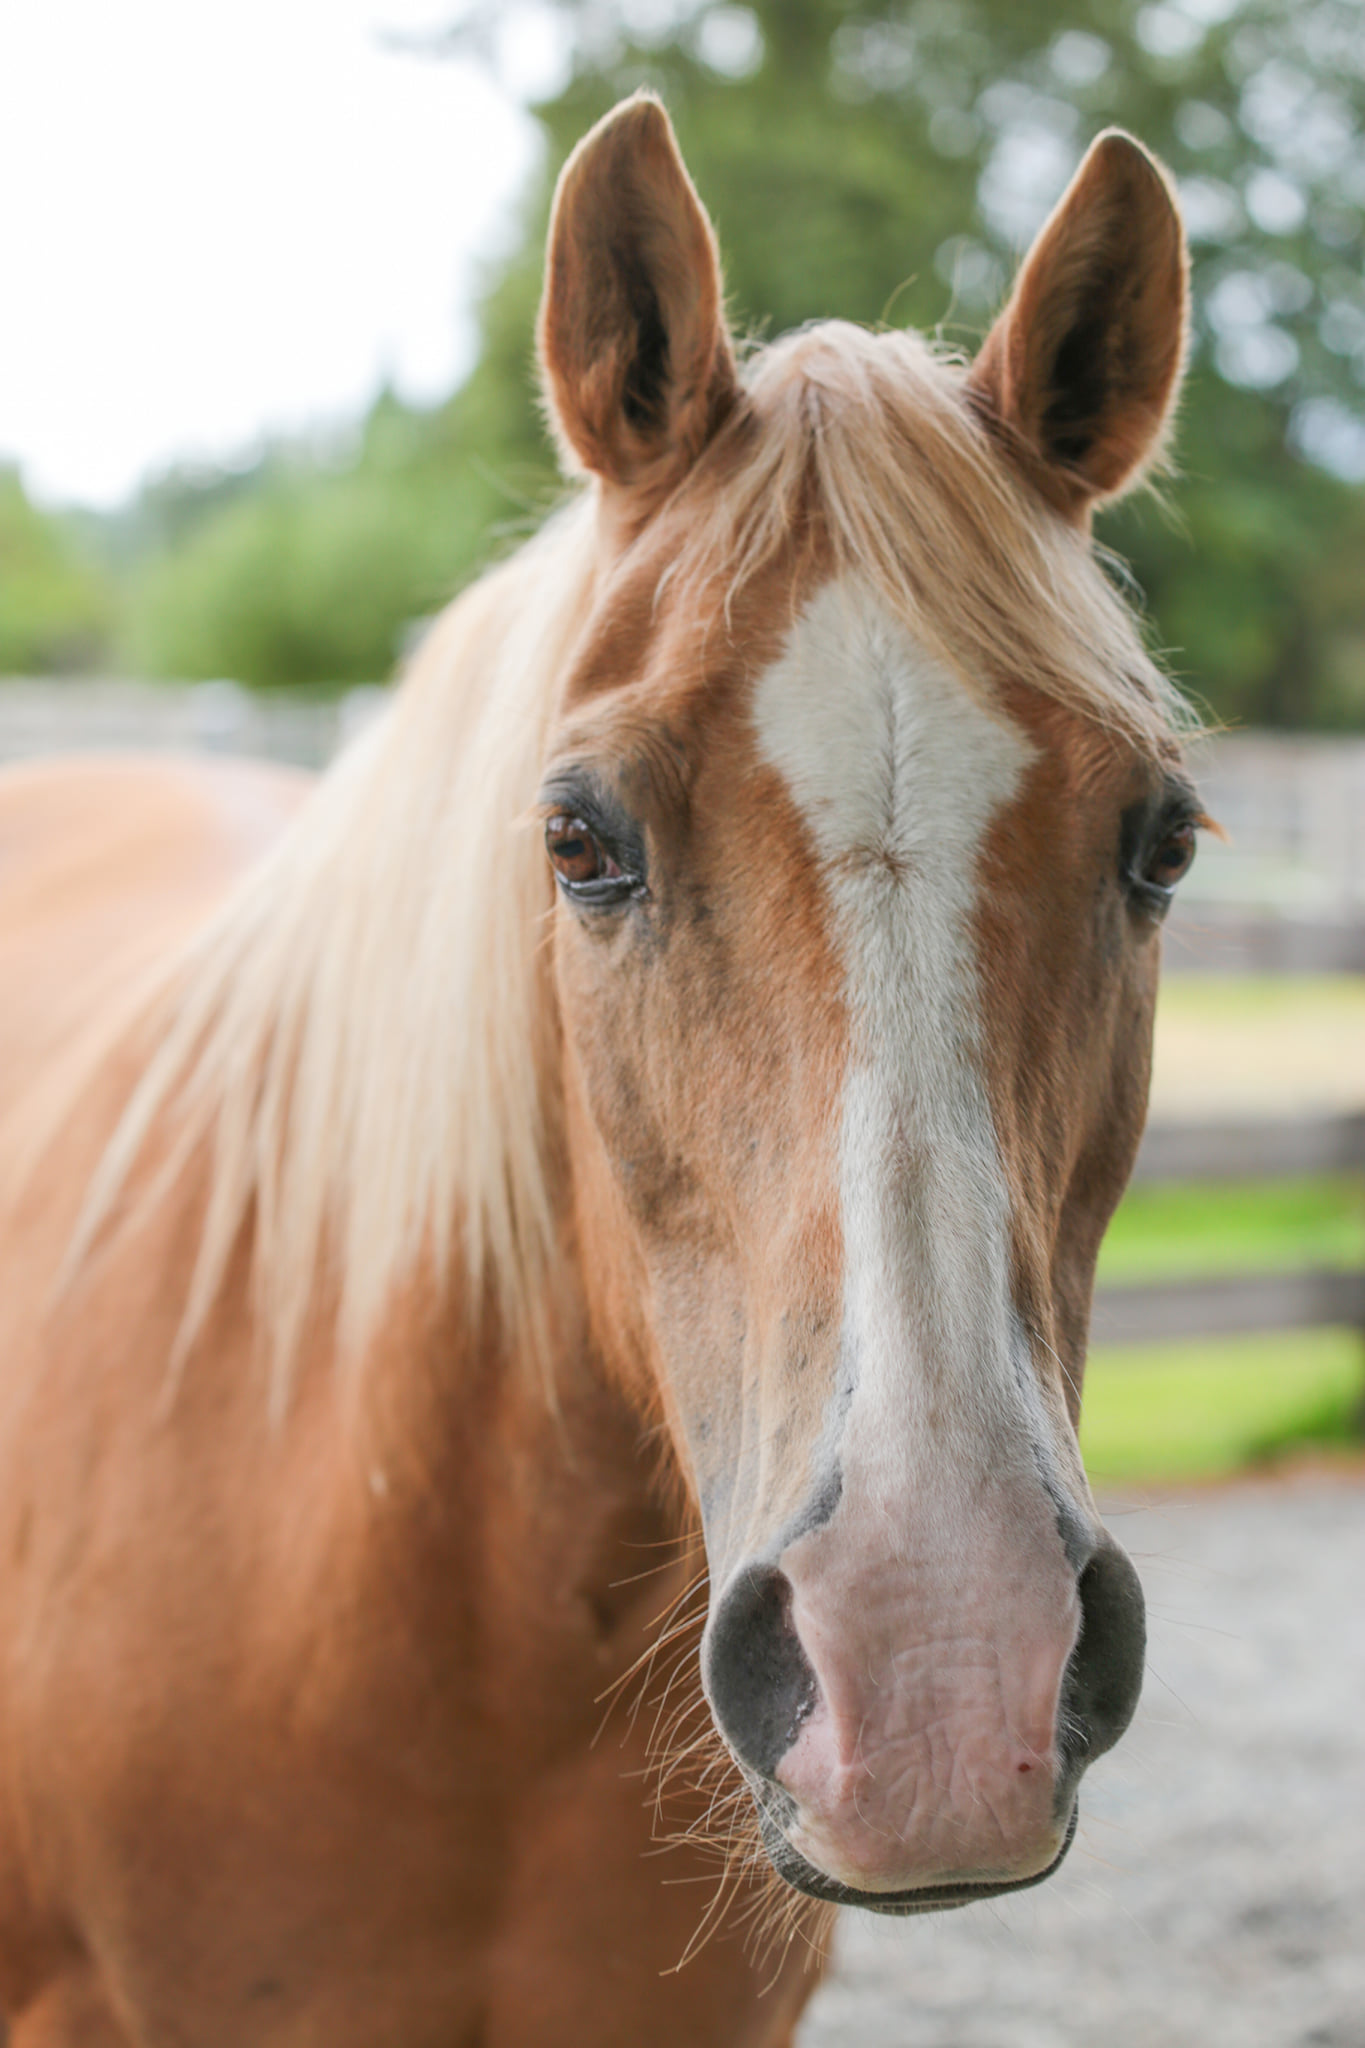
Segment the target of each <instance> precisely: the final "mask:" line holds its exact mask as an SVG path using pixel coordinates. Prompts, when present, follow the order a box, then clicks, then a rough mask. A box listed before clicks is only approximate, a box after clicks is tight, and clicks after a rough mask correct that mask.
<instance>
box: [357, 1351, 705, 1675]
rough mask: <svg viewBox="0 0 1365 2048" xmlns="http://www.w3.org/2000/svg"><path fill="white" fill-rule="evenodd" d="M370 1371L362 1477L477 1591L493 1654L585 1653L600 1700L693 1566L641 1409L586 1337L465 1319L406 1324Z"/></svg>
mask: <svg viewBox="0 0 1365 2048" xmlns="http://www.w3.org/2000/svg"><path fill="white" fill-rule="evenodd" d="M368 1371H369V1386H370V1388H371V1389H372V1392H371V1393H370V1394H369V1395H368V1396H367V1400H366V1407H367V1411H368V1419H367V1422H366V1425H365V1444H366V1448H365V1451H364V1458H365V1462H366V1466H367V1468H369V1469H368V1470H367V1471H366V1473H365V1474H364V1475H363V1476H364V1478H365V1483H366V1484H367V1485H369V1486H370V1487H371V1489H372V1490H378V1491H380V1492H382V1493H383V1495H384V1496H385V1498H386V1499H387V1501H389V1502H390V1503H391V1505H392V1510H393V1515H394V1520H395V1524H396V1526H397V1528H398V1529H400V1530H402V1529H404V1528H406V1529H407V1530H408V1531H409V1536H408V1537H407V1538H406V1539H403V1540H408V1541H410V1542H411V1543H412V1545H413V1556H412V1569H413V1571H414V1572H415V1573H416V1574H418V1575H420V1576H422V1577H426V1578H430V1580H431V1581H432V1582H433V1583H435V1584H439V1585H443V1586H445V1587H447V1588H448V1587H449V1586H450V1585H451V1584H453V1583H458V1584H460V1585H461V1586H462V1587H463V1588H464V1589H465V1591H464V1596H463V1597H462V1601H461V1610H462V1613H463V1615H464V1618H465V1624H466V1625H467V1626H468V1628H469V1629H470V1630H472V1631H476V1632H477V1634H478V1637H479V1641H478V1644H477V1651H478V1655H479V1657H480V1659H481V1660H482V1661H483V1663H484V1665H485V1668H488V1669H490V1670H491V1669H497V1670H501V1671H504V1672H506V1673H508V1674H509V1675H510V1674H512V1673H515V1672H517V1671H525V1673H526V1676H527V1678H528V1680H530V1679H531V1676H532V1674H531V1671H530V1669H529V1667H530V1666H533V1665H535V1664H536V1663H538V1662H543V1663H546V1664H549V1665H551V1666H553V1667H554V1668H555V1669H556V1670H558V1671H559V1672H560V1673H561V1674H562V1675H564V1676H565V1677H567V1673H568V1671H569V1669H570V1668H572V1667H573V1666H574V1665H575V1664H576V1663H580V1662H581V1663H583V1664H584V1665H585V1666H586V1676H585V1679H584V1686H585V1690H584V1692H583V1704H584V1707H585V1711H586V1710H587V1709H588V1708H589V1707H590V1706H591V1703H592V1701H593V1700H594V1699H596V1698H597V1696H598V1695H599V1694H600V1692H601V1690H602V1685H603V1681H604V1678H605V1679H606V1682H608V1683H609V1682H610V1679H611V1677H612V1676H613V1675H615V1672H616V1670H617V1669H618V1668H624V1667H625V1666H627V1665H629V1664H630V1663H631V1662H632V1661H633V1660H634V1658H635V1657H636V1656H637V1655H638V1654H639V1653H640V1652H641V1651H642V1650H643V1649H645V1648H647V1646H648V1642H649V1634H648V1630H649V1625H650V1623H651V1622H652V1620H653V1618H654V1617H655V1615H656V1614H657V1613H658V1612H659V1610H660V1609H661V1608H662V1607H664V1606H667V1604H668V1602H669V1600H670V1599H671V1597H672V1596H673V1594H674V1592H676V1591H677V1590H678V1589H679V1588H680V1587H681V1585H682V1584H683V1583H684V1582H685V1581H686V1579H687V1578H688V1577H689V1576H690V1574H691V1570H692V1566H691V1563H690V1558H691V1553H692V1548H693V1546H692V1544H691V1542H690V1540H689V1536H688V1532H687V1528H686V1524H685V1520H684V1518H683V1517H681V1516H680V1515H679V1514H678V1513H677V1511H676V1509H675V1507H674V1505H673V1504H672V1502H671V1501H670V1498H669V1494H668V1489H667V1487H666V1485H661V1483H660V1479H659V1473H658V1460H657V1453H656V1452H654V1451H653V1450H652V1449H651V1448H650V1447H649V1445H648V1443H647V1441H646V1430H645V1427H644V1425H643V1424H642V1421H641V1418H640V1417H639V1415H638V1414H637V1413H636V1412H635V1410H634V1409H633V1408H632V1406H631V1405H630V1403H629V1402H628V1401H627V1400H626V1399H625V1398H624V1397H623V1396H622V1394H621V1393H619V1392H618V1391H617V1390H616V1389H615V1388H614V1387H613V1386H612V1385H611V1384H610V1383H609V1382H608V1380H607V1379H606V1377H605V1376H604V1375H603V1374H602V1372H601V1371H600V1370H599V1369H598V1366H597V1364H596V1362H595V1361H594V1359H593V1358H592V1356H591V1355H590V1353H589V1352H588V1350H587V1348H586V1346H584V1345H582V1344H579V1343H571V1342H567V1341H564V1340H563V1339H561V1342H560V1345H559V1347H558V1355H556V1356H552V1357H551V1358H549V1359H548V1360H540V1359H532V1358H529V1357H515V1356H508V1355H507V1354H506V1353H505V1352H504V1351H503V1350H502V1349H501V1348H500V1347H499V1346H498V1345H497V1343H496V1342H495V1341H490V1340H489V1339H488V1337H487V1336H486V1335H485V1336H483V1337H482V1338H476V1337H474V1336H473V1335H472V1334H471V1333H470V1331H469V1330H468V1328H467V1327H466V1326H465V1325H464V1323H463V1320H462V1319H456V1318H453V1317H452V1318H451V1319H450V1320H449V1321H448V1323H447V1324H446V1325H445V1326H444V1327H438V1329H437V1331H436V1333H435V1335H434V1336H432V1337H428V1338H427V1339H426V1340H425V1341H424V1342H421V1343H413V1342H411V1341H407V1342H405V1341H403V1336H402V1333H401V1330H400V1332H399V1333H398V1338H397V1341H395V1340H394V1338H392V1337H391V1338H390V1339H389V1340H386V1347H385V1355H383V1356H381V1357H376V1358H374V1359H372V1360H371V1361H369V1368H368ZM547 1375H548V1383H547ZM674 1581H677V1585H676V1586H675V1584H674ZM558 1711H560V1712H562V1711H563V1702H562V1700H561V1701H560V1703H559V1708H558ZM594 1711H595V1710H594Z"/></svg>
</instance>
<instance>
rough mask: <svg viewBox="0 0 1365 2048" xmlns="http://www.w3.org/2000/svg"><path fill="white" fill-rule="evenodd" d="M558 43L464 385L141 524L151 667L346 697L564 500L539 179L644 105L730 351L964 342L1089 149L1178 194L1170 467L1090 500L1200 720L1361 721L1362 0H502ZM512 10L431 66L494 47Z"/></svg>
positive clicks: (136, 642)
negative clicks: (667, 142) (720, 270)
mask: <svg viewBox="0 0 1365 2048" xmlns="http://www.w3.org/2000/svg"><path fill="white" fill-rule="evenodd" d="M532 9H534V10H535V11H536V12H537V13H538V14H539V15H540V17H541V23H542V27H543V25H544V21H545V20H546V19H547V18H548V19H550V20H552V21H554V22H557V23H558V24H559V26H560V29H561V31H562V34H563V39H564V45H565V49H566V52H567V59H566V65H565V73H564V78H563V82H562V85H561V87H560V89H559V90H557V91H556V92H555V93H554V94H553V95H552V96H551V97H549V98H548V99H546V100H545V101H544V102H543V103H541V104H540V105H538V106H537V107H536V109H535V112H536V115H537V118H538V119H539V121H540V122H541V124H542V126H543V129H544V131H545V135H546V143H547V147H546V153H545V164H544V171H543V175H542V177H541V179H540V182H539V184H538V186H537V187H536V188H535V189H533V190H532V191H531V192H529V193H528V194H527V198H526V204H525V209H524V215H523V232H522V234H521V236H520V237H519V239H518V241H517V243H516V246H515V248H514V250H513V253H512V254H511V255H510V256H509V257H508V259H507V260H506V261H505V263H504V264H503V265H502V267H501V269H500V271H499V273H498V274H497V276H496V277H495V278H494V279H493V281H492V283H491V284H490V288H489V290H488V292H487V294H486V296H485V298H484V301H483V304H482V308H481V314H480V319H481V342H482V346H481V350H480V355H479V359H478V363H477V367H476V368H475V370H474V372H473V374H472V376H471V377H470V378H469V380H468V381H467V382H466V384H465V385H464V386H463V387H462V388H461V389H460V390H459V391H458V392H456V393H455V394H454V396H453V397H452V398H451V399H450V400H449V401H448V403H447V404H445V405H444V406H440V407H436V408H434V409H432V410H430V411H426V412H420V411H414V410H411V409H408V408H405V407H403V406H401V405H399V404H397V403H396V402H395V401H394V400H393V399H392V398H391V397H387V396H386V397H385V398H383V399H381V401H380V402H379V403H378V404H377V406H376V407H375V409H374V411H373V412H372V414H371V416H370V418H369V420H368V421H367V422H366V424H365V427H364V430H363V433H362V435H361V437H360V439H359V442H358V444H357V446H356V447H355V449H354V450H353V451H352V452H351V453H350V454H349V455H348V457H347V458H346V459H345V460H344V461H339V462H338V461H335V460H333V461H327V460H322V459H319V458H318V457H317V456H316V455H313V456H307V455H300V454H299V452H298V451H294V452H293V453H290V452H289V451H276V452H275V453H273V454H271V455H270V456H268V457H267V459H266V460H265V461H264V462H263V463H262V464H261V466H260V468H259V469H258V471H257V472H256V473H255V474H254V475H252V476H250V477H248V478H245V479H242V478H236V479H219V480H216V481H214V482H213V483H212V485H211V487H209V488H205V486H204V485H203V484H202V483H194V482H191V481H189V480H183V479H182V480H179V481H177V480H171V482H170V483H169V484H167V485H166V486H164V487H163V488H162V491H161V495H160V498H159V499H148V500H147V501H146V502H145V503H144V507H143V510H142V514H141V517H142V519H143V531H144V536H146V535H151V536H153V537H156V536H159V539H158V540H157V549H158V553H159V557H160V558H159V559H158V560H157V562H156V563H155V565H154V567H153V568H152V569H150V570H149V571H147V572H146V573H144V574H143V576H142V577H141V578H140V579H139V582H138V587H137V589H136V590H135V593H134V603H133V607H132V613H133V628H134V637H133V642H132V644H133V647H134V650H135V651H136V653H137V654H138V655H139V657H140V658H142V659H143V660H144V661H145V662H146V664H147V665H148V666H149V667H151V668H152V670H153V671H154V672H159V673H184V674H196V675H202V674H216V673H233V674H236V675H239V676H241V677H242V678H243V679H245V680H251V681H281V682H284V681H295V680H322V679H324V678H325V679H327V680H342V679H344V678H347V677H351V676H358V675H371V676H373V675H378V674H381V673H383V672H384V671H385V670H386V669H387V668H388V666H389V664H390V660H391V656H392V652H393V649H394V647H395V645H396V643H397V640H398V638H399V636H400V635H401V631H402V627H403V624H404V622H405V621H406V620H409V619H411V618H412V617H413V616H415V615H419V614H421V613H423V612H425V611H428V610H430V609H432V608H433V607H434V606H435V605H437V604H438V603H440V601H441V600H442V599H443V598H444V597H445V596H446V595H447V594H448V593H449V592H450V591H451V590H453V589H454V588H455V587H457V586H458V584H459V583H460V582H461V581H462V580H464V579H465V578H467V577H468V576H469V575H470V574H471V573H473V571H474V570H475V569H476V568H477V567H478V566H479V565H480V563H481V562H482V561H483V560H484V559H486V558H487V555H488V554H489V552H490V551H491V550H493V549H496V548H497V547H498V546H499V545H502V544H503V543H504V542H505V539H506V537H507V536H508V535H509V534H512V535H515V534H516V533H517V532H520V531H522V530H524V529H525V527H526V526H527V525H528V524H530V523H532V522H533V521H534V519H535V518H536V517H537V516H538V515H539V514H540V513H541V512H542V511H543V510H544V509H545V507H546V506H547V505H548V504H549V503H550V502H552V501H553V498H554V496H555V494H556V491H557V490H558V488H559V484H558V481H557V478H556V473H555V468H554V462H553V457H552V454H551V451H550V447H549V443H548V440H547V438H546V435H545V432H544V427H543V423H542V421H541V419H540V416H539V412H538V408H537V404H536V399H535V393H534V387H533V365H532V332H533V325H534V315H535V306H536V301H537V297H538V294H539V288H540V267H541V250H542V246H543V238H544V229H545V220H546V215H547V212H548V204H549V194H550V190H551V184H552V178H553V174H554V172H555V171H556V170H557V168H558V165H559V163H560V162H561V161H562V160H563V158H564V156H565V155H566V154H567V153H568V151H569V149H570V148H571V147H572V146H573V144H574V143H575V142H576V141H577V140H578V139H579V137H580V136H581V135H582V134H583V132H584V131H585V129H586V128H587V127H588V126H589V125H590V124H591V123H592V122H593V121H594V120H595V119H596V118H597V117H598V116H599V115H600V114H601V113H603V112H604V111H605V110H606V109H607V108H608V107H609V106H610V105H611V104H612V103H613V102H614V101H615V100H616V99H617V98H619V97H620V96H621V95H622V94H624V93H626V92H629V91H630V90H632V89H633V88H634V87H635V86H637V85H639V84H642V83H647V84H651V85H654V86H656V87H657V88H658V89H659V90H660V91H661V92H662V93H663V96H664V98H665V100H666V101H667V103H668V106H669V108H670V110H671V112H672V114H673V117H674V120H675V122H676V125H677V127H678V131H679V137H680V140H681V142H682V145H683V149H684V152H685V154H686V156H687V158H688V161H689V163H690V165H691V167H692V170H693V174H694V176H695V177H696V180H697V183H698V186H699V187H700V190H701V193H702V196H703V198H704V199H705V201H706V203H707V205H708V207H709V208H710V209H711V211H712V213H713V215H714V217H715V219H716V222H717V226H718V228H719V231H720V236H721V242H722V247H723V250H724V253H725V257H726V264H727V277H728V282H729V287H730V295H731V307H732V312H733V315H734V318H735V321H736V323H737V325H738V327H739V328H740V330H741V331H742V332H746V333H753V334H762V333H777V332H780V331H782V330H783V329H784V328H787V327H791V326H794V325H797V324H799V323H801V322H802V321H806V320H810V319H813V318H820V317H823V316H827V315H831V314H840V315H843V316H845V317H848V318H852V319H857V320H864V321H872V322H876V321H879V320H886V321H894V322H897V323H913V324H915V325H918V326H921V327H925V328H929V329H931V330H934V331H937V332H939V333H940V334H941V335H942V337H943V339H944V340H945V341H946V342H947V343H949V344H954V345H960V346H962V347H964V348H968V349H970V348H971V347H974V346H975V344H976V342H977V341H978V340H979V338H980V336H981V335H982V334H983V333H984V332H985V329H986V327H987V326H988V324H989V321H990V318H991V315H992V313H993V311H994V309H995V307H996V306H997V305H998V304H999V302H1000V299H1001V297H1002V295H1003V293H1004V291H1005V289H1006V288H1007V285H1008V281H1009V276H1010V272H1011V269H1012V267H1013V264H1014V262H1015V261H1016V260H1017V257H1018V256H1019V254H1020V253H1021V252H1022V250H1023V248H1024V247H1025V246H1026V244H1027V242H1028V240H1029V238H1030V236H1031V235H1032V233H1033V231H1034V230H1035V229H1036V227H1037V225H1038V224H1039V222H1040V221H1041V219H1042V217H1043V215H1044V214H1045V212H1046V210H1047V208H1048V206H1049V205H1050V203H1051V201H1052V200H1053V198H1054V197H1055V196H1056V194H1057V192H1058V191H1059V190H1060V189H1061V186H1062V184H1063V183H1064V182H1065V179H1066V177H1067V175H1068V173H1069V171H1070V169H1071V167H1072V166H1073V165H1074V163H1075V162H1076V161H1077V160H1078V158H1079V156H1080V154H1081V152H1082V150H1083V149H1084V147H1085V145H1086V143H1087V142H1088V141H1089V139H1090V138H1091V137H1092V136H1093V135H1094V134H1095V133H1096V132H1097V131H1098V130H1099V129H1100V128H1102V127H1104V126H1105V125H1107V124H1109V123H1111V122H1117V123H1120V124H1122V125H1123V126H1126V127H1128V128H1130V129H1132V130H1133V132H1134V133H1136V134H1137V135H1139V136H1141V137H1142V138H1143V139H1144V140H1145V141H1146V142H1148V143H1149V144H1150V145H1151V146H1152V147H1153V148H1154V149H1155V150H1156V151H1157V152H1158V154H1159V155H1160V156H1161V157H1162V158H1163V159H1164V160H1165V161H1166V162H1167V163H1168V164H1169V165H1170V167H1171V168H1172V170H1173V171H1174V172H1175V174H1176V176H1177V179H1178V181H1179V184H1180V190H1181V196H1182V200H1183V204H1184V210H1185V214H1186V219H1187V222H1188V225H1189V229H1190V235H1191V242H1192V248H1193V253H1194V285H1195V307H1196V311H1195V327H1194V333H1193V336H1192V355H1191V372H1190V378H1189V382H1188V386H1187V396H1186V400H1185V405H1184V409H1183V419H1182V425H1181V430H1180V434H1179V437H1178V443H1177V449H1176V457H1177V465H1178V470H1177V474H1176V475H1175V477H1174V478H1173V479H1172V480H1171V481H1169V482H1168V483H1167V484H1166V485H1165V486H1164V487H1163V494H1162V501H1161V502H1156V501H1154V500H1153V499H1152V498H1150V497H1145V498H1142V497H1140V498H1138V499H1137V500H1135V501H1134V502H1132V503H1131V504H1129V505H1126V506H1123V507H1120V508H1118V509H1117V510H1115V511H1113V512H1111V513H1109V514H1106V515H1105V516H1104V518H1103V519H1102V520H1101V522H1100V527H1099V532H1100V537H1101V539H1102V540H1103V541H1105V542H1107V543H1108V544H1109V545H1110V546H1111V547H1112V548H1114V549H1115V550H1117V552H1118V553H1119V554H1120V555H1121V556H1123V557H1124V558H1126V559H1127V560H1128V561H1129V562H1130V563H1131V564H1132V566H1133V570H1134V572H1135V575H1136V578H1137V582H1138V585H1139V586H1140V588H1141V589H1142V590H1143V591H1145V593H1146V596H1147V599H1148V601H1149V604H1150V609H1151V613H1152V616H1153V618H1154V621H1155V630H1156V631H1158V632H1159V635H1160V639H1161V642H1162V644H1163V646H1164V647H1165V648H1166V649H1167V650H1168V651H1169V658H1170V660H1171V663H1172V666H1173V667H1174V668H1175V670H1176V671H1177V673H1179V674H1180V675H1181V676H1182V677H1183V678H1184V679H1185V680H1186V682H1187V683H1188V685H1189V686H1190V687H1191V689H1192V690H1193V691H1194V693H1195V694H1196V696H1198V697H1199V698H1201V699H1203V700H1204V701H1206V702H1207V703H1208V704H1209V705H1210V707H1211V708H1212V710H1213V711H1214V712H1215V713H1216V714H1217V715H1219V716H1221V717H1224V718H1227V719H1232V720H1241V721H1244V722H1250V723H1270V724H1279V725H1285V726H1309V725H1318V726H1332V725H1337V726H1346V725H1356V726H1361V725H1365V576H1362V575H1361V573H1360V563H1361V561H1362V559H1363V558H1365V494H1363V493H1362V491H1361V488H1360V485H1361V482H1362V480H1365V389H1363V388H1362V387H1363V386H1365V260H1363V258H1365V247H1363V244H1365V136H1363V135H1362V126H1363V124H1365V9H1363V8H1362V7H1361V6H1360V4H1359V0H1071V4H1069V5H1066V6H1063V7H1059V6H1058V5H1057V4H1056V0H895V4H889V5H888V4H886V0H880V4H879V0H870V4H864V5H851V4H849V0H751V4H749V5H735V4H729V0H726V4H712V5H707V4H704V0H521V6H520V13H522V14H524V13H527V12H529V11H531V10H532ZM518 21H519V6H518V0H510V4H509V0H474V5H473V6H472V7H469V6H467V7H466V9H465V12H464V13H463V15H462V16H461V17H460V20H459V22H458V23H457V24H456V26H455V27H454V28H453V29H452V30H451V31H450V32H449V33H448V34H447V35H446V36H445V37H443V38H436V39H435V40H434V41H433V42H430V43H428V45H426V49H427V51H428V52H430V51H432V50H439V49H440V48H442V47H445V48H449V49H454V50H460V51H464V52H467V51H469V50H470V49H471V48H473V49H476V50H478V51H480V52H481V53H483V54H485V55H486V56H487V57H488V58H489V60H490V61H494V62H496V54H497V49H498V45H499V41H500V38H502V37H503V36H505V35H507V34H509V33H515V32H516V30H517V27H518Z"/></svg>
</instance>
